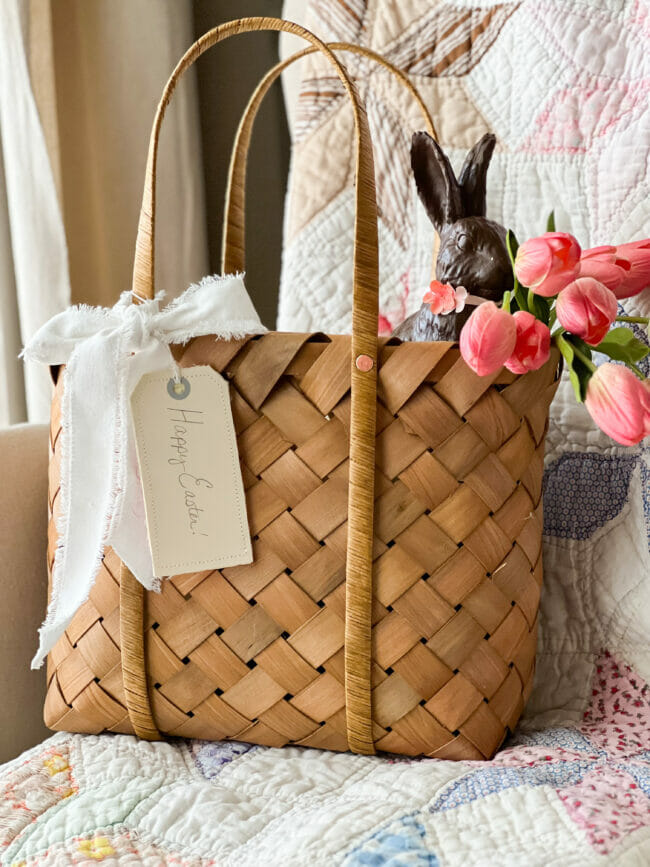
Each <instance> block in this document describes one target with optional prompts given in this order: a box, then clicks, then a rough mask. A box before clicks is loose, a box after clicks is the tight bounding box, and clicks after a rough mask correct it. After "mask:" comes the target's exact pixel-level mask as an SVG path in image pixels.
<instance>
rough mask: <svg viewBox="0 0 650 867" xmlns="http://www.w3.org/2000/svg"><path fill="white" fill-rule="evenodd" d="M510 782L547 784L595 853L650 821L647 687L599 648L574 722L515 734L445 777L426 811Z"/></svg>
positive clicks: (484, 794)
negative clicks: (473, 764)
mask: <svg viewBox="0 0 650 867" xmlns="http://www.w3.org/2000/svg"><path fill="white" fill-rule="evenodd" d="M518 786H550V787H552V788H553V789H554V790H555V791H556V792H557V794H558V796H559V798H560V800H561V801H562V803H563V805H564V807H565V809H566V810H567V812H568V814H569V816H570V817H571V819H572V820H573V821H574V822H576V823H577V824H578V825H579V826H580V827H581V828H582V829H583V830H584V831H585V833H586V836H587V839H588V840H589V843H590V845H591V846H592V847H593V849H594V850H595V851H597V852H598V853H599V854H602V855H609V854H610V853H612V852H613V851H614V850H615V848H616V846H617V845H618V844H619V843H620V842H621V841H622V840H623V839H624V838H625V837H626V836H627V835H628V834H630V833H632V832H633V831H636V830H638V829H640V828H644V827H646V826H650V687H648V685H647V684H646V683H644V682H643V681H641V680H640V679H639V678H637V677H635V675H634V674H633V672H632V670H631V668H630V667H629V666H627V665H621V664H620V663H618V662H617V661H616V660H615V659H614V658H613V657H612V656H611V654H609V653H607V652H606V653H604V654H603V656H602V657H601V659H600V660H599V662H598V664H597V666H596V674H595V680H594V686H593V692H592V701H591V704H590V707H589V708H588V710H587V711H586V712H585V714H584V720H583V722H582V723H581V724H580V725H579V726H577V727H576V728H575V729H570V728H552V729H549V730H547V731H542V732H537V733H535V734H532V735H520V736H518V737H515V738H514V739H513V741H511V745H510V746H509V747H507V748H506V749H504V750H503V751H502V752H500V753H498V754H497V756H496V757H495V758H494V760H493V761H492V762H487V763H480V768H479V769H478V770H476V771H473V772H470V773H469V774H467V776H465V777H463V778H462V779H460V780H458V781H456V782H454V783H452V784H451V785H450V786H449V787H448V788H447V790H446V791H445V792H443V794H442V795H441V796H440V797H439V798H438V799H437V800H436V801H435V802H434V803H433V804H432V806H431V811H432V812H434V813H438V812H444V811H446V810H452V809H454V808H458V807H460V806H461V805H463V804H468V803H470V802H472V801H475V800H476V799H478V798H485V797H487V796H488V795H491V794H494V793H497V792H501V791H504V790H505V789H509V788H513V787H518Z"/></svg>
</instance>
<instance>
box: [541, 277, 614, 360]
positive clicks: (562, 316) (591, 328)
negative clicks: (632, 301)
mask: <svg viewBox="0 0 650 867" xmlns="http://www.w3.org/2000/svg"><path fill="white" fill-rule="evenodd" d="M617 311H618V305H617V303H616V296H615V295H614V293H613V292H612V291H611V290H610V289H608V288H607V287H606V286H603V284H602V283H600V282H599V281H598V280H594V278H593V277H578V279H577V280H574V281H573V282H572V283H569V285H568V286H567V287H566V288H565V289H564V290H563V291H562V292H561V294H560V295H559V296H558V299H557V301H556V302H555V312H556V313H557V318H558V322H559V323H560V325H561V326H562V327H563V328H564V329H566V331H570V332H571V334H575V335H576V337H581V338H582V339H583V340H584V341H585V343H589V344H590V345H591V346H596V345H597V344H599V343H600V341H601V340H602V339H603V337H604V336H605V335H606V334H607V332H608V331H609V326H610V325H611V324H612V322H613V321H614V320H615V319H616V313H617Z"/></svg>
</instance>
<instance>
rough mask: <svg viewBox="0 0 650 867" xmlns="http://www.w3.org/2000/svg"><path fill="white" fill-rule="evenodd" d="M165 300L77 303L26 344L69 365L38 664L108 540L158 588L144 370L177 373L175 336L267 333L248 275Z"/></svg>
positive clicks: (31, 355) (44, 358) (81, 596)
mask: <svg viewBox="0 0 650 867" xmlns="http://www.w3.org/2000/svg"><path fill="white" fill-rule="evenodd" d="M161 298H162V296H161V295H158V296H156V298H155V299H154V300H151V301H144V302H143V303H141V304H133V298H132V295H131V293H130V292H125V293H123V294H122V296H121V297H120V299H119V301H118V302H117V304H116V305H115V306H114V307H111V308H107V307H88V306H83V305H82V306H78V307H71V308H69V309H68V310H65V311H64V312H63V313H59V314H58V315H57V316H54V317H53V318H52V319H51V320H50V321H49V322H47V323H46V324H45V325H44V326H43V327H42V328H41V329H39V331H37V333H36V334H35V335H34V337H33V338H32V339H31V340H30V341H29V343H28V344H27V346H26V347H25V349H24V350H23V355H24V357H25V358H26V359H28V360H30V361H39V362H42V363H44V364H49V365H57V364H65V365H66V367H65V370H64V373H63V376H64V389H63V397H62V404H61V433H60V437H61V442H60V443H59V445H58V447H57V453H58V454H59V455H60V458H61V472H60V478H61V487H60V490H59V493H58V498H59V502H58V504H55V506H54V509H55V511H58V513H59V518H58V519H57V531H58V545H57V549H56V554H55V558H54V565H53V569H52V592H51V597H50V604H49V607H48V611H47V616H46V618H45V622H44V623H43V625H42V626H41V628H40V630H39V633H40V644H39V648H38V651H37V653H36V656H35V657H34V659H33V660H32V668H39V667H40V666H41V665H42V663H43V660H44V659H45V657H46V656H47V654H48V653H49V651H50V650H51V649H52V647H53V646H54V645H55V644H56V642H57V641H58V639H59V638H60V637H61V635H62V634H63V632H64V631H65V629H66V627H67V626H68V624H69V623H70V621H71V620H72V618H73V616H74V614H75V612H76V611H77V610H78V608H79V607H80V606H81V605H82V604H83V603H84V602H85V601H86V600H87V599H88V595H89V593H90V590H91V589H92V586H93V583H94V581H95V578H96V576H97V573H98V571H99V569H100V567H101V564H102V557H103V551H104V548H106V547H108V546H111V547H112V548H113V549H114V550H115V552H116V553H117V555H118V556H119V557H120V559H121V560H123V561H124V563H125V564H126V565H127V566H128V568H129V569H130V570H131V572H133V574H134V575H135V576H136V578H137V579H138V580H139V581H140V582H141V583H142V584H143V586H144V587H146V588H148V589H153V588H154V587H155V586H156V579H155V578H154V575H153V565H152V562H151V552H150V550H149V544H148V539H147V530H146V522H145V512H144V501H143V497H142V488H141V485H140V479H139V474H138V466H137V458H136V451H135V441H134V437H133V431H132V425H131V412H130V405H129V398H130V395H131V392H132V391H133V389H134V388H135V386H136V385H137V383H138V382H139V380H140V379H141V377H142V376H144V374H145V373H150V372H152V371H155V370H160V369H161V368H165V367H169V368H170V375H171V376H176V377H177V376H178V368H177V366H176V364H175V362H174V360H173V357H172V356H171V353H170V349H169V344H172V343H176V344H178V343H185V342H187V341H188V340H190V339H191V338H192V337H198V336H200V335H204V334H214V335H215V336H216V337H220V338H224V339H228V338H238V337H243V336H244V335H245V334H261V333H263V332H264V331H266V329H265V328H264V326H263V325H262V323H261V322H260V320H259V317H258V315H257V312H256V311H255V308H254V307H253V304H252V302H251V300H250V298H249V296H248V293H247V291H246V287H245V286H244V281H243V279H242V276H241V275H233V276H226V277H207V278H206V279H204V280H203V281H201V283H198V284H195V285H192V286H190V288H189V289H187V290H186V292H184V293H183V294H182V295H181V296H180V297H179V298H177V299H176V300H174V301H173V302H172V303H171V304H169V306H167V307H166V308H164V309H163V310H161V309H160V301H161Z"/></svg>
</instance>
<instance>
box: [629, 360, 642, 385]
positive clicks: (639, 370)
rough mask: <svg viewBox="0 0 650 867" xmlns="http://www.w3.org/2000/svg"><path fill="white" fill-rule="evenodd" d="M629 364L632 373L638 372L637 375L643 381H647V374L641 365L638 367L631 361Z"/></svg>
mask: <svg viewBox="0 0 650 867" xmlns="http://www.w3.org/2000/svg"><path fill="white" fill-rule="evenodd" d="M627 366H628V367H629V368H630V370H631V371H632V373H634V374H636V376H638V378H639V379H640V380H641V382H645V374H644V372H643V371H642V370H641V368H640V367H637V366H636V364H633V363H632V362H631V361H628V362H627Z"/></svg>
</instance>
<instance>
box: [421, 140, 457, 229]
mask: <svg viewBox="0 0 650 867" xmlns="http://www.w3.org/2000/svg"><path fill="white" fill-rule="evenodd" d="M411 168H412V169H413V175H414V177H415V185H416V187H417V190H418V194H419V196H420V200H421V201H422V204H423V205H424V207H425V209H426V212H427V214H428V215H429V219H430V220H431V222H432V223H433V225H434V226H435V228H436V229H437V230H438V231H440V229H442V227H443V226H446V225H448V224H449V223H454V222H455V221H456V220H458V219H460V217H462V216H463V207H462V200H461V191H460V186H459V185H458V181H457V180H456V175H455V174H454V170H453V169H452V167H451V163H450V162H449V160H448V159H447V157H446V155H445V154H444V153H443V151H442V149H441V147H440V145H439V144H438V143H437V142H436V141H434V140H433V139H432V138H431V136H430V135H429V133H427V132H416V133H414V134H413V138H412V140H411Z"/></svg>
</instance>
